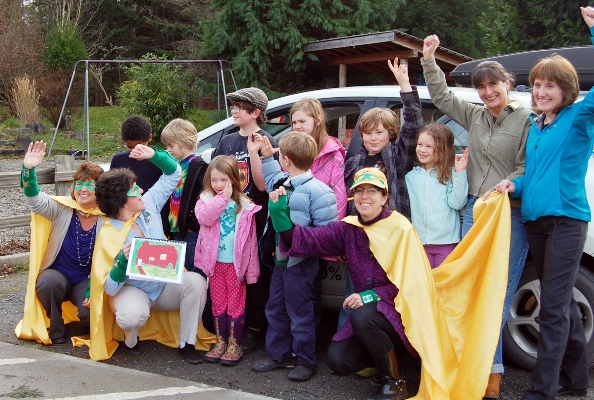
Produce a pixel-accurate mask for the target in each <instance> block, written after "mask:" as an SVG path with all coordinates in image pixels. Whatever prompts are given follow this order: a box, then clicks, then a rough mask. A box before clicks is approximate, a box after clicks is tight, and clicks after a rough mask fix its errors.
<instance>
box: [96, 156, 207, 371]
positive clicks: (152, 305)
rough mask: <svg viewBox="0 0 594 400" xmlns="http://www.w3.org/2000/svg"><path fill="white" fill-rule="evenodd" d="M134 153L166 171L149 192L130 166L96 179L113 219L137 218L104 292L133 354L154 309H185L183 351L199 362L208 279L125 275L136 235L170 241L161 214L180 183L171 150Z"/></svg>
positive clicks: (101, 203)
mask: <svg viewBox="0 0 594 400" xmlns="http://www.w3.org/2000/svg"><path fill="white" fill-rule="evenodd" d="M130 157H131V158H135V159H137V160H146V159H150V160H151V162H152V163H153V164H155V165H156V166H158V167H159V168H161V170H162V171H163V175H162V176H161V178H159V180H158V181H157V183H155V185H153V187H152V188H150V189H149V190H148V191H147V192H146V193H145V194H144V196H141V195H142V189H141V188H140V187H139V186H138V185H137V184H136V176H135V175H134V173H133V172H132V171H130V170H128V169H114V170H110V171H108V172H106V173H104V174H103V175H102V176H101V178H100V179H99V180H98V181H97V190H96V196H97V204H98V205H99V208H100V209H101V211H103V212H104V213H105V215H107V216H108V217H109V218H110V223H111V224H112V225H113V226H114V227H115V228H116V229H118V230H119V229H121V228H122V227H123V226H124V224H125V223H126V222H127V221H130V220H131V219H134V223H133V225H132V229H130V231H129V232H128V236H127V237H126V240H125V242H124V248H123V249H122V252H121V253H120V255H119V256H118V257H117V258H116V260H115V263H114V266H113V268H112V270H111V272H110V273H109V275H107V279H106V280H105V284H104V289H105V293H107V294H108V295H109V296H110V298H109V305H110V307H111V310H112V311H113V313H114V314H115V316H116V322H117V324H118V326H119V327H120V328H121V329H122V330H123V331H124V336H125V340H124V343H125V348H126V349H127V350H128V352H129V353H130V354H140V353H141V352H140V345H139V342H138V337H137V329H139V328H141V327H142V326H144V324H145V323H146V322H147V320H148V318H149V315H150V310H180V320H181V321H180V334H179V339H180V348H179V353H180V355H181V356H182V357H184V359H185V361H187V362H188V363H190V364H199V363H201V362H202V355H201V354H200V353H199V352H198V351H197V350H196V349H195V348H194V344H195V343H196V332H197V329H198V321H199V319H200V316H201V315H202V311H203V310H204V303H205V302H206V279H204V278H203V277H202V276H201V275H199V274H196V273H193V272H184V276H183V283H181V284H176V283H164V282H156V281H143V280H137V279H130V278H128V277H127V276H126V266H127V264H128V261H127V256H128V254H129V251H130V243H131V241H132V239H133V238H134V237H145V238H152V239H165V235H164V233H163V225H162V223H161V217H160V212H161V208H163V205H164V204H165V203H166V202H167V201H168V200H169V197H170V196H171V193H172V192H173V190H174V189H175V187H176V186H177V184H178V182H179V179H180V177H181V169H180V167H179V166H178V165H177V163H176V162H175V159H173V157H171V156H170V155H169V154H168V153H166V152H164V151H158V152H156V151H155V150H153V149H152V148H150V147H148V146H144V145H141V144H139V145H137V146H136V147H135V148H134V149H133V150H132V151H131V152H130Z"/></svg>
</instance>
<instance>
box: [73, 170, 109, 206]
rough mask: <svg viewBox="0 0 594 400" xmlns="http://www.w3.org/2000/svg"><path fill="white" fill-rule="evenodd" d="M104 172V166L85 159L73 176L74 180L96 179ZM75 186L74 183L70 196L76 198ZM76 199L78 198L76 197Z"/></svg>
mask: <svg viewBox="0 0 594 400" xmlns="http://www.w3.org/2000/svg"><path fill="white" fill-rule="evenodd" d="M102 173H103V168H101V167H100V166H99V164H95V163H94V162H90V161H85V162H84V163H82V164H81V165H79V166H78V169H77V170H76V172H75V173H74V177H73V178H72V179H73V180H74V182H76V181H95V182H97V179H99V177H100V176H101V174H102ZM74 186H75V185H72V189H70V197H72V198H73V199H74ZM75 200H76V199H75Z"/></svg>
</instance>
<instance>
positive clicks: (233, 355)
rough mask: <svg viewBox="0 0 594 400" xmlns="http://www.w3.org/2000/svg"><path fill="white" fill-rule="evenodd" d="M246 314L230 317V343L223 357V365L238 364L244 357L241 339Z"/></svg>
mask: <svg viewBox="0 0 594 400" xmlns="http://www.w3.org/2000/svg"><path fill="white" fill-rule="evenodd" d="M244 323H245V314H241V315H240V316H239V317H237V318H229V345H228V346H227V351H226V352H225V354H224V355H223V356H222V357H221V365H237V364H239V361H241V358H242V357H243V350H242V349H241V340H242V339H243V325H244Z"/></svg>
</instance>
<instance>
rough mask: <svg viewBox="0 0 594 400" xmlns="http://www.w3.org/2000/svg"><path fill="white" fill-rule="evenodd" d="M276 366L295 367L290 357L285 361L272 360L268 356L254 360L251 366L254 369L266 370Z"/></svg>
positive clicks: (293, 360)
mask: <svg viewBox="0 0 594 400" xmlns="http://www.w3.org/2000/svg"><path fill="white" fill-rule="evenodd" d="M277 368H295V359H293V358H291V359H289V360H287V361H274V360H271V359H270V358H267V359H265V360H259V361H256V362H255V363H254V365H253V367H252V369H253V370H254V371H258V372H268V371H272V370H274V369H277Z"/></svg>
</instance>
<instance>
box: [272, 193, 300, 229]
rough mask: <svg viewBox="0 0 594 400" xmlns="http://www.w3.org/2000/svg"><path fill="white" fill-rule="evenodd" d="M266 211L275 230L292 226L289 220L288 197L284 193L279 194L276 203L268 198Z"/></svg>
mask: <svg viewBox="0 0 594 400" xmlns="http://www.w3.org/2000/svg"><path fill="white" fill-rule="evenodd" d="M268 213H270V219H271V220H272V226H273V227H274V230H275V231H277V232H284V231H288V230H289V229H291V228H292V227H293V226H294V224H293V221H291V209H290V208H289V198H288V197H287V195H286V194H285V195H282V196H279V197H278V201H277V202H276V203H273V202H272V201H270V200H268Z"/></svg>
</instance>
